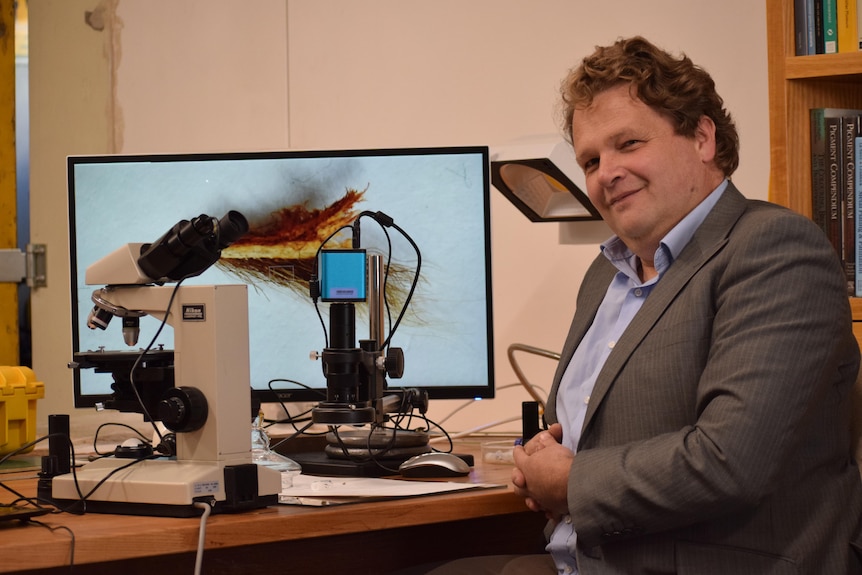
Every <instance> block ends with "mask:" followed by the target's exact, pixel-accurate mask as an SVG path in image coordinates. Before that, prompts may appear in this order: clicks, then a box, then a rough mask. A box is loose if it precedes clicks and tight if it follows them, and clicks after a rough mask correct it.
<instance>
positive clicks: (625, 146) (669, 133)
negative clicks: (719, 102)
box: [572, 84, 723, 261]
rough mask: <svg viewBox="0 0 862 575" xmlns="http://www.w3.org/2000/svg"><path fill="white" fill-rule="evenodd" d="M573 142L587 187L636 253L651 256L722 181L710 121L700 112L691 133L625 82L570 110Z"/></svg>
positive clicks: (646, 256)
mask: <svg viewBox="0 0 862 575" xmlns="http://www.w3.org/2000/svg"><path fill="white" fill-rule="evenodd" d="M572 142H573V144H574V148H575V155H576V156H577V160H578V164H579V165H580V166H581V168H582V169H583V170H584V174H585V175H586V183H587V194H588V195H589V197H590V200H591V201H592V202H593V204H594V205H595V206H596V208H597V209H598V210H599V212H600V213H601V215H602V217H603V218H604V220H605V222H607V224H608V225H609V226H610V228H611V229H612V230H613V231H614V233H615V234H617V235H618V236H619V237H620V238H621V239H622V240H623V241H624V242H625V243H626V245H627V246H628V247H629V248H630V249H631V250H632V251H634V252H635V253H636V254H637V255H639V256H641V257H642V258H645V259H647V260H649V261H652V257H653V254H654V252H655V250H656V249H657V248H658V244H659V242H660V240H661V239H662V238H663V237H664V236H665V234H667V232H668V231H670V230H671V229H672V228H673V227H674V226H675V225H676V224H677V223H679V221H680V220H682V219H683V218H684V217H685V216H686V214H688V213H689V212H690V211H691V210H692V209H693V208H694V207H695V206H697V204H699V203H700V202H701V201H702V200H703V199H704V198H705V197H706V196H708V195H709V193H710V192H711V191H712V190H713V189H715V187H716V186H718V184H719V183H720V182H721V180H722V178H723V175H722V173H721V171H720V170H718V168H716V166H715V164H714V162H713V159H714V156H715V126H714V124H713V123H712V121H711V120H710V119H709V118H707V117H706V116H704V117H703V118H701V121H700V124H699V125H698V130H697V132H696V134H695V136H694V137H693V138H686V137H683V136H680V135H678V134H676V132H675V131H674V127H673V125H672V124H671V122H670V120H668V119H667V118H666V117H664V116H662V115H660V114H659V113H658V112H656V111H655V110H653V109H652V108H650V107H649V106H647V105H646V104H644V103H643V102H642V101H641V100H639V99H637V98H636V97H633V96H632V94H631V93H630V89H629V86H628V85H627V84H621V85H619V86H616V87H614V88H611V89H609V90H606V91H604V92H601V93H600V94H598V95H597V96H596V97H595V99H594V100H593V103H592V104H591V105H590V106H589V107H587V108H579V109H576V110H575V113H574V115H573V117H572Z"/></svg>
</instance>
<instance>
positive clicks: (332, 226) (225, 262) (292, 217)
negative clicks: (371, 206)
mask: <svg viewBox="0 0 862 575" xmlns="http://www.w3.org/2000/svg"><path fill="white" fill-rule="evenodd" d="M364 194H365V190H362V191H357V190H354V189H350V188H348V189H347V191H346V192H345V194H344V196H343V197H341V198H340V199H338V200H336V201H335V202H333V203H332V204H330V205H328V206H326V207H324V208H321V209H308V208H307V207H306V206H305V205H304V204H300V205H294V206H287V207H284V208H281V209H279V210H277V211H276V212H273V213H272V216H271V218H270V219H269V220H267V221H266V222H264V223H262V224H259V225H256V226H255V225H253V226H251V228H250V229H249V231H248V232H246V234H245V235H244V236H242V237H241V238H239V239H238V240H237V241H235V242H234V243H233V244H231V245H230V246H228V247H227V248H225V249H224V250H222V253H221V259H220V260H219V261H218V262H217V263H216V266H217V267H218V268H220V269H222V270H223V271H225V272H228V273H230V274H232V275H234V276H236V277H238V278H239V279H240V280H241V281H243V282H245V283H248V284H249V285H251V286H252V287H254V288H255V289H257V290H258V291H260V289H261V287H262V285H261V284H266V285H270V286H277V287H281V288H286V289H288V290H290V291H292V292H294V293H296V294H297V295H298V296H300V297H302V298H307V297H308V293H309V292H308V284H309V281H310V279H311V276H312V275H313V274H314V273H315V269H316V266H315V261H314V259H315V256H316V255H317V250H318V248H319V247H320V244H321V243H323V242H324V241H325V240H326V239H327V238H328V237H329V236H330V235H331V234H332V233H333V232H335V231H336V230H338V229H339V228H342V227H344V226H349V225H350V224H351V223H353V221H354V220H355V219H356V217H357V215H358V211H357V209H356V205H357V204H358V203H359V202H361V201H362V199H363V195H364ZM348 235H349V234H348ZM327 247H330V248H350V247H351V240H350V238H349V237H348V238H347V239H343V240H340V241H332V240H330V242H329V243H328V245H327ZM412 280H413V271H412V270H411V269H410V268H408V267H406V266H403V265H398V264H395V263H392V264H391V265H390V266H389V269H388V276H387V280H386V297H387V300H388V302H389V305H391V306H395V309H398V308H400V306H401V305H403V303H404V301H405V299H406V296H407V292H408V291H409V289H410V283H411V282H412ZM415 304H416V300H414V305H411V309H410V310H408V313H407V317H405V321H407V322H408V323H410V322H411V321H415V320H416V318H417V314H418V309H417V308H416V305H415Z"/></svg>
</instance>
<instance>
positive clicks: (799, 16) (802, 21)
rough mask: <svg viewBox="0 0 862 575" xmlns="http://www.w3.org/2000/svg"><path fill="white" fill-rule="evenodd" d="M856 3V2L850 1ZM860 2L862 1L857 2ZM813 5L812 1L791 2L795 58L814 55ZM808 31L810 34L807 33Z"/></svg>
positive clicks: (794, 0)
mask: <svg viewBox="0 0 862 575" xmlns="http://www.w3.org/2000/svg"><path fill="white" fill-rule="evenodd" d="M850 1H852V2H856V1H857V0H850ZM858 1H859V2H862V0H858ZM813 18H814V3H813V1H812V0H793V26H794V30H793V33H794V36H793V39H794V50H795V51H794V53H795V54H796V55H797V56H807V55H808V54H814V35H813V26H814V20H813ZM809 30H810V32H809Z"/></svg>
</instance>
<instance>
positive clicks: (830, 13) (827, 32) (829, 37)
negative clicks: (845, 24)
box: [821, 0, 838, 54]
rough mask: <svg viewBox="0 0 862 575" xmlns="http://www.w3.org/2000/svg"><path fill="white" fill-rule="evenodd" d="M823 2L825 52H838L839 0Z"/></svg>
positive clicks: (824, 0)
mask: <svg viewBox="0 0 862 575" xmlns="http://www.w3.org/2000/svg"><path fill="white" fill-rule="evenodd" d="M821 1H822V3H823V53H824V54H837V53H838V33H837V30H838V6H837V0H821Z"/></svg>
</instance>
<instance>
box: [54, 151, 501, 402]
mask: <svg viewBox="0 0 862 575" xmlns="http://www.w3.org/2000/svg"><path fill="white" fill-rule="evenodd" d="M488 165H489V163H488V149H487V147H481V146H477V147H447V148H421V149H419V148H407V149H383V150H336V151H332V150H329V151H286V152H254V153H219V154H195V155H188V154H182V155H137V156H129V155H105V156H73V157H69V158H68V160H67V167H68V186H69V215H70V227H69V229H70V235H71V237H70V246H71V279H72V286H71V294H72V335H73V337H72V341H73V348H74V349H73V352H79V351H81V352H85V351H95V350H99V349H105V350H118V351H119V350H128V349H129V348H127V347H126V346H125V344H124V342H123V337H122V335H121V329H120V325H119V324H120V322H119V321H115V322H113V323H112V324H110V325H109V326H108V327H107V329H106V330H104V331H102V330H98V329H96V330H91V329H89V328H88V327H87V316H88V314H89V313H90V311H91V310H92V309H93V303H92V301H91V295H92V293H93V291H94V290H96V289H98V288H100V287H103V286H90V285H86V284H85V280H84V277H85V275H84V274H85V271H86V269H87V267H88V266H89V265H91V264H92V263H94V262H96V261H98V260H99V259H101V258H103V257H104V256H106V255H108V254H109V253H110V252H112V251H114V250H115V249H116V248H119V247H121V246H123V245H125V244H128V243H138V242H143V243H150V242H154V241H156V240H157V239H158V238H160V237H161V236H162V235H163V234H164V233H165V232H166V231H167V230H169V229H170V228H171V227H172V226H174V225H175V224H176V223H177V222H178V221H180V220H191V219H192V218H195V217H197V216H199V215H201V214H206V215H208V216H212V217H215V218H221V217H222V216H223V215H224V214H226V213H227V212H228V211H230V210H236V211H238V212H240V213H242V214H243V215H244V216H245V217H246V219H247V220H248V222H249V225H250V231H249V232H248V234H246V236H244V237H243V238H240V240H238V241H237V242H236V243H234V244H233V245H231V246H230V247H228V248H226V249H225V250H223V252H222V257H221V259H220V260H219V262H218V263H217V264H216V265H214V266H212V267H210V268H209V269H207V270H206V271H205V272H204V273H203V274H201V275H200V276H197V277H194V278H190V279H188V280H185V283H184V285H185V284H237V283H242V284H247V285H248V313H249V333H250V336H249V340H250V341H249V356H250V363H251V371H250V380H251V387H252V393H253V395H254V396H255V397H256V399H259V400H260V401H262V402H275V401H301V402H309V401H310V402H315V401H319V400H321V399H324V398H325V395H326V380H325V378H324V376H323V372H322V367H321V362H320V361H319V360H317V361H315V360H313V359H311V358H310V355H311V352H314V351H318V352H320V351H322V350H323V348H324V347H325V345H326V339H325V337H326V336H325V332H324V325H327V324H326V318H327V311H328V310H327V306H328V305H329V304H327V303H325V302H322V301H321V302H319V303H318V306H319V309H320V312H321V314H322V318H321V317H320V316H318V313H317V311H316V310H315V306H314V304H313V302H312V299H311V297H310V296H309V279H310V277H311V274H312V273H313V272H314V270H315V265H314V263H315V261H316V254H317V251H318V249H319V248H320V246H321V243H322V242H323V241H324V240H326V238H327V237H328V236H329V235H330V234H332V232H334V231H336V230H338V229H339V228H340V227H342V226H347V225H350V224H351V223H352V222H353V221H355V220H356V219H357V217H358V216H359V215H360V214H361V213H363V212H383V213H384V214H386V215H387V216H389V217H390V218H392V220H393V221H394V223H395V224H397V227H398V228H400V229H401V230H403V231H404V233H405V234H407V235H408V236H409V238H410V239H412V240H413V244H415V248H418V250H419V253H420V254H421V272H420V276H419V279H418V282H417V283H416V286H415V291H414V293H413V296H412V299H411V300H410V303H409V305H408V306H407V309H406V312H405V313H404V315H403V318H402V319H401V321H400V323H398V324H397V325H398V328H397V331H396V333H395V334H394V335H393V337H392V339H391V341H390V342H389V343H390V345H391V346H393V347H399V348H401V349H402V350H403V353H404V373H403V377H402V378H400V379H390V380H389V381H388V385H389V387H390V388H421V389H425V390H427V391H428V395H429V397H430V398H431V399H435V398H437V399H460V398H474V397H475V398H480V397H481V398H488V397H493V394H494V387H493V381H494V377H493V366H494V358H493V340H492V325H491V318H492V308H491V269H490V265H491V254H490V228H489V225H490V209H489V208H490V206H489V189H490V181H489V169H488ZM360 223H361V240H360V247H361V248H362V249H363V250H366V251H367V252H368V253H369V254H373V253H376V254H381V255H382V256H383V258H384V260H383V261H384V262H386V263H387V264H388V265H387V268H386V269H387V270H388V274H387V276H386V304H387V305H386V307H387V313H386V321H388V325H387V329H388V328H389V327H391V325H392V323H393V322H395V321H396V318H397V317H398V314H399V312H400V309H401V306H402V305H403V303H404V301H405V298H406V295H407V294H408V292H409V290H410V286H411V285H412V281H413V277H414V273H415V271H416V267H417V263H419V261H420V257H419V256H417V253H416V249H415V248H414V245H412V244H411V243H410V241H409V240H408V239H406V238H405V237H403V236H402V235H401V234H399V233H395V232H393V231H392V230H391V229H387V231H384V230H383V228H382V226H378V225H376V224H375V221H374V220H373V219H372V218H360ZM326 247H327V248H333V249H338V248H350V247H351V245H350V234H349V233H346V234H345V233H343V232H342V233H339V234H337V235H336V236H335V237H334V238H333V239H332V240H330V241H329V242H327V243H326ZM356 306H357V307H356V329H355V331H356V337H357V339H367V338H368V333H369V331H368V330H369V328H368V318H367V306H365V304H361V303H359V304H356ZM159 323H160V322H159V321H157V320H156V319H155V318H151V317H144V318H142V319H141V324H140V337H139V340H138V344H137V345H138V347H140V348H143V347H144V346H146V345H147V344H148V343H149V342H150V341H151V339H152V338H153V337H154V336H155V335H156V333H157V330H158V327H159ZM115 324H116V325H115ZM327 329H328V325H327ZM172 336H173V334H172V330H171V329H169V328H166V329H164V330H162V331H161V332H160V333H159V335H158V338H157V340H156V345H157V346H159V345H160V346H162V347H163V348H164V349H172V343H173V337H172ZM74 373H75V376H74V377H75V381H74V385H75V406H76V407H90V406H94V405H97V404H99V403H103V402H104V401H105V400H106V399H107V398H109V397H110V395H111V393H112V390H111V384H112V377H111V375H110V374H107V373H96V372H95V371H94V370H91V369H81V370H74Z"/></svg>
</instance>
